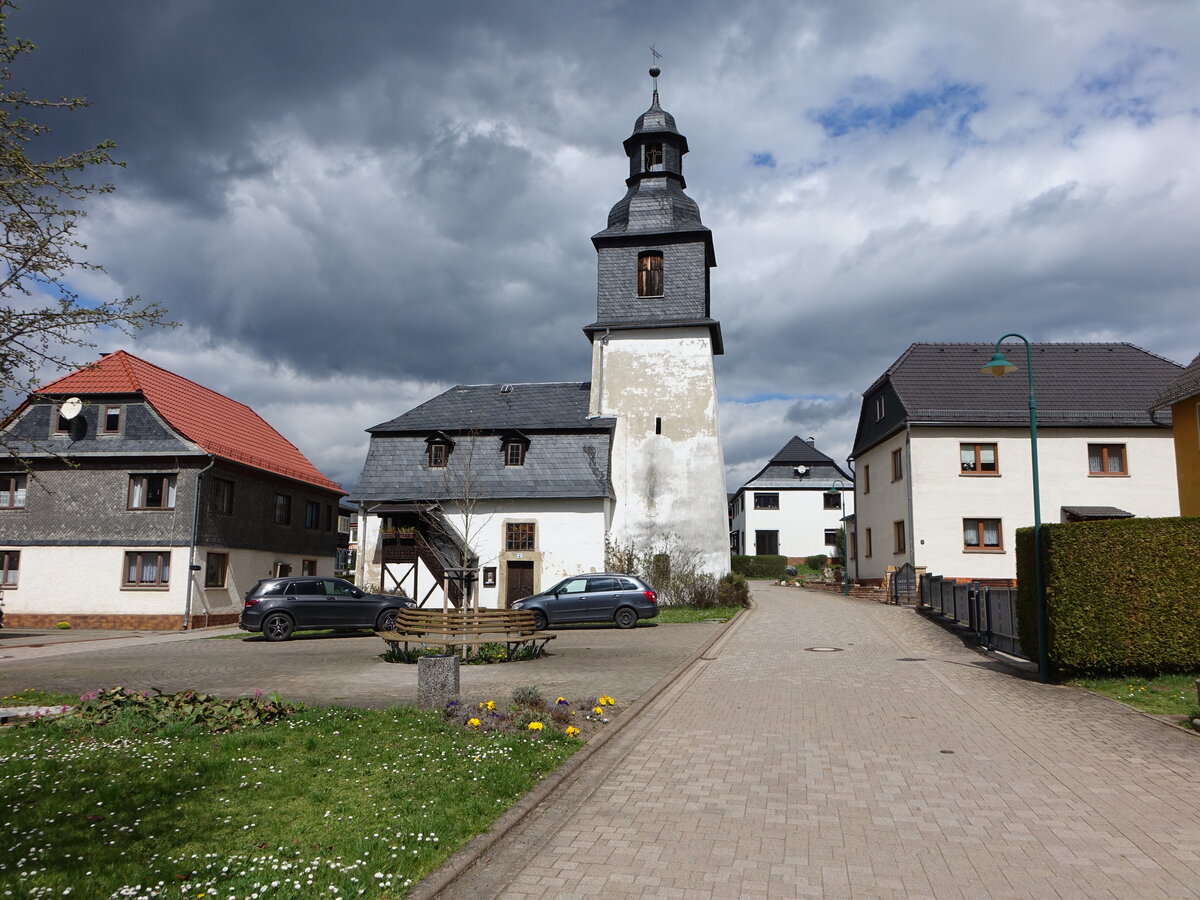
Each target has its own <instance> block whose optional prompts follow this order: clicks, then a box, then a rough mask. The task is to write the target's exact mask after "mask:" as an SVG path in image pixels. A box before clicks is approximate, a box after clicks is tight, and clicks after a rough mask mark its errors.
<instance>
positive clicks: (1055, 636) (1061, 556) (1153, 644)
mask: <svg viewBox="0 0 1200 900" xmlns="http://www.w3.org/2000/svg"><path fill="white" fill-rule="evenodd" d="M1042 556H1043V559H1042V562H1043V566H1042V570H1043V573H1044V575H1045V587H1046V612H1047V620H1048V626H1049V628H1048V631H1049V657H1050V664H1051V668H1053V669H1054V670H1055V671H1056V672H1058V673H1059V674H1085V673H1094V674H1100V673H1111V674H1119V673H1120V674H1125V673H1129V674H1132V673H1142V672H1144V673H1158V672H1175V671H1195V670H1196V669H1200V518H1188V519H1182V518H1173V519H1114V520H1107V521H1100V522H1072V523H1062V524H1059V523H1055V524H1049V525H1043V526H1042ZM1017 577H1018V582H1017V584H1018V591H1017V620H1018V627H1019V632H1020V638H1021V646H1022V648H1024V650H1025V652H1026V653H1027V654H1028V655H1029V656H1030V657H1031V658H1033V659H1037V657H1038V642H1037V597H1036V590H1035V578H1034V548H1033V529H1032V528H1021V529H1018V530H1017Z"/></svg>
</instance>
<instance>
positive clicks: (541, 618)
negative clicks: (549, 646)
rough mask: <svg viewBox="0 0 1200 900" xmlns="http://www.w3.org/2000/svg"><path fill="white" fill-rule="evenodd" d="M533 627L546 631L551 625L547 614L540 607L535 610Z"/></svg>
mask: <svg viewBox="0 0 1200 900" xmlns="http://www.w3.org/2000/svg"><path fill="white" fill-rule="evenodd" d="M533 627H534V628H536V629H537V630H538V631H545V630H546V629H547V628H549V627H550V620H549V619H547V618H546V614H545V613H544V612H542V611H541V610H540V609H535V610H534V611H533Z"/></svg>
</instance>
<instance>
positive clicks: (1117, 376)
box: [851, 343, 1181, 582]
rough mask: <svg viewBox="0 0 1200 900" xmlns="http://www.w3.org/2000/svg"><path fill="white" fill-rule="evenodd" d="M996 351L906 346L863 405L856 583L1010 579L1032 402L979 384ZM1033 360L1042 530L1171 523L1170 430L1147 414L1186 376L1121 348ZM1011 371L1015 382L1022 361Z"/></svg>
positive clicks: (1021, 519)
mask: <svg viewBox="0 0 1200 900" xmlns="http://www.w3.org/2000/svg"><path fill="white" fill-rule="evenodd" d="M1018 346H1019V345H1018ZM1006 347H1007V345H1006ZM1022 349H1023V348H1022ZM992 351H993V345H992V344H913V345H912V346H910V347H909V348H908V349H907V350H906V351H905V352H904V353H903V354H902V355H901V356H900V358H899V359H897V360H896V362H894V363H893V364H892V365H891V366H889V367H888V369H887V371H886V372H884V373H883V375H881V376H880V377H879V378H878V379H877V380H876V381H875V382H874V383H873V384H872V385H871V386H870V388H868V389H867V391H866V393H865V394H864V395H863V404H862V409H861V411H860V414H859V420H858V431H857V434H856V436H855V441H854V452H853V459H854V472H855V510H856V516H855V530H856V536H855V537H856V539H855V541H854V542H853V543H852V546H851V555H852V559H851V575H852V576H853V577H856V578H857V579H859V580H863V581H868V582H878V581H881V580H883V579H885V577H886V575H887V573H888V571H889V570H890V569H893V568H897V567H899V566H901V565H903V564H905V563H911V564H913V565H914V566H916V567H924V568H925V569H926V570H927V571H929V572H930V573H934V574H938V575H943V576H946V577H955V578H971V579H981V580H997V581H1005V580H1010V579H1013V578H1015V577H1016V557H1015V534H1016V530H1017V529H1018V528H1022V527H1026V526H1030V525H1032V524H1033V480H1032V463H1031V455H1030V435H1029V389H1028V381H1027V377H1026V373H1025V372H1023V371H1022V372H1016V373H1014V374H1012V375H1009V376H1008V377H1006V378H992V377H989V376H987V375H982V374H980V373H979V369H980V368H981V367H982V366H984V365H985V364H987V362H988V361H989V359H990V358H991V354H992ZM1032 353H1033V368H1034V393H1035V397H1036V401H1037V416H1038V456H1039V460H1038V461H1039V466H1038V468H1039V483H1040V486H1041V509H1042V520H1043V521H1044V522H1066V521H1078V520H1080V519H1088V518H1115V517H1127V516H1174V515H1178V513H1179V500H1178V496H1177V493H1176V491H1175V478H1174V474H1175V452H1174V445H1173V441H1172V436H1171V425H1170V420H1169V416H1167V417H1165V418H1164V416H1162V415H1161V414H1160V415H1158V416H1157V417H1155V418H1152V417H1151V415H1150V414H1149V412H1148V409H1149V407H1150V405H1151V402H1152V401H1153V400H1154V398H1155V397H1156V396H1158V394H1159V393H1160V392H1161V391H1162V390H1163V388H1164V387H1165V386H1166V385H1167V384H1169V383H1170V382H1171V381H1172V379H1174V378H1175V377H1176V376H1177V375H1178V374H1179V372H1180V371H1181V367H1180V366H1178V365H1176V364H1175V363H1173V362H1171V361H1170V360H1167V359H1163V358H1162V357H1159V356H1155V355H1154V354H1152V353H1148V352H1147V351H1145V350H1142V349H1140V348H1138V347H1135V346H1133V345H1132V344H1126V343H1110V344H1068V343H1063V344H1034V345H1033V349H1032ZM1011 358H1012V359H1013V360H1014V361H1016V362H1017V363H1018V365H1019V366H1020V367H1021V368H1022V369H1023V368H1024V366H1025V355H1024V353H1021V352H1015V353H1014V354H1013V355H1012V357H1011ZM1116 552H1119V550H1117V551H1116Z"/></svg>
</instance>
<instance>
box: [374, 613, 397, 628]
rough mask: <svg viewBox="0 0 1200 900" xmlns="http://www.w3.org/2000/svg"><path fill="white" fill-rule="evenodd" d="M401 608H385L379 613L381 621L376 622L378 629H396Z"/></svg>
mask: <svg viewBox="0 0 1200 900" xmlns="http://www.w3.org/2000/svg"><path fill="white" fill-rule="evenodd" d="M398 611H399V610H395V609H385V610H384V611H383V612H381V613H380V614H379V621H377V622H376V623H375V630H376V631H394V630H395V629H396V613H397V612H398Z"/></svg>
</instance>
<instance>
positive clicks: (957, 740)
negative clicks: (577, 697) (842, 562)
mask: <svg viewBox="0 0 1200 900" xmlns="http://www.w3.org/2000/svg"><path fill="white" fill-rule="evenodd" d="M755 597H756V599H757V601H758V602H759V606H758V608H757V609H755V610H754V611H753V612H751V613H750V614H749V615H745V616H743V617H742V619H741V620H740V621H739V622H737V623H735V625H734V627H733V628H732V629H731V630H730V631H729V632H727V633H726V635H725V636H724V637H723V638H722V639H721V640H720V641H718V642H717V644H715V645H714V646H713V647H712V648H711V649H710V650H709V651H708V652H707V653H706V655H705V658H704V660H703V661H700V662H698V663H697V664H696V665H695V666H693V667H691V668H690V669H689V670H688V671H687V673H686V674H685V675H684V676H683V677H681V678H680V679H679V680H678V681H677V682H676V683H675V684H674V685H673V686H672V687H671V688H669V689H668V690H667V691H666V692H665V693H664V694H662V695H661V696H660V697H659V698H658V699H657V700H656V701H654V703H652V704H651V706H650V707H648V708H647V709H646V711H645V714H644V715H642V716H641V717H639V718H638V719H637V720H635V721H633V722H632V723H631V724H630V725H629V726H628V727H627V728H625V729H624V730H623V731H621V732H620V733H618V734H616V735H614V739H613V740H612V741H610V742H609V743H608V744H607V745H605V746H604V747H602V748H601V749H600V750H599V752H597V753H596V754H595V755H594V756H593V757H592V758H591V759H590V760H589V761H588V762H587V763H586V764H585V765H584V766H582V767H581V769H580V770H579V771H578V772H577V773H576V774H575V776H574V777H573V778H572V779H571V780H569V781H567V782H566V783H565V784H564V785H563V786H562V788H561V789H560V790H559V791H557V792H556V793H555V795H554V796H553V797H552V798H551V799H550V800H548V801H547V802H546V803H544V804H542V805H541V806H540V807H538V808H537V809H536V810H535V811H534V812H533V813H532V814H531V815H530V816H529V817H527V818H526V819H525V821H524V822H523V823H522V824H521V825H520V826H518V827H517V828H516V829H515V830H514V831H513V832H511V833H510V834H509V835H508V836H507V837H506V838H505V839H504V840H502V841H501V842H500V843H498V844H497V845H496V846H495V847H493V848H492V849H491V850H490V851H489V852H488V853H487V854H485V856H484V858H483V859H482V860H481V861H480V862H479V863H478V864H477V865H476V866H475V867H474V868H472V869H470V870H468V872H466V873H465V874H464V875H463V876H462V877H460V878H459V879H458V880H457V881H456V882H454V883H453V884H452V885H451V886H450V888H449V889H448V890H447V891H446V892H444V893H443V894H442V896H445V897H462V898H467V897H470V898H477V897H493V896H502V897H506V898H523V897H603V898H613V897H646V898H649V897H653V898H673V897H679V898H727V897H836V898H901V897H904V898H914V897H933V898H993V897H996V898H1080V900H1083V898H1087V900H1096V898H1111V897H1120V898H1139V900H1140V898H1161V897H1200V737H1196V736H1191V735H1189V734H1186V733H1183V732H1181V731H1178V730H1176V729H1172V728H1170V727H1168V726H1165V725H1163V724H1161V723H1159V722H1155V721H1152V720H1150V719H1148V718H1146V717H1144V716H1142V715H1140V714H1138V713H1136V712H1133V711H1131V710H1128V709H1125V708H1124V707H1122V706H1120V705H1119V704H1116V703H1114V702H1112V701H1108V700H1104V699H1102V698H1099V697H1094V696H1092V695H1089V694H1085V693H1082V692H1080V691H1075V690H1073V689H1070V688H1066V687H1061V686H1054V685H1041V684H1038V683H1036V682H1035V681H1028V680H1023V679H1021V678H1017V677H1014V675H1013V674H1012V673H1011V672H1009V671H1007V670H1005V669H1003V668H1002V667H1000V666H999V665H998V664H996V663H993V662H991V661H989V660H988V659H986V658H984V657H983V656H981V655H979V654H977V653H975V652H974V651H972V650H970V649H968V648H966V647H964V646H963V645H962V643H961V642H960V641H958V640H957V639H956V638H955V637H953V635H951V634H949V633H947V632H945V631H943V630H942V629H940V628H939V627H938V626H936V625H935V624H933V623H930V622H928V621H926V620H924V619H923V618H922V617H921V616H919V615H918V614H917V613H915V612H914V611H913V610H911V609H903V608H898V607H893V606H883V605H879V604H877V603H874V602H871V601H863V600H855V599H848V598H843V597H840V596H837V595H830V594H823V593H816V592H810V591H803V590H795V589H786V588H781V587H776V586H765V587H759V586H756V587H755ZM812 647H837V648H841V649H840V651H839V652H825V653H821V652H806V648H812Z"/></svg>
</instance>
